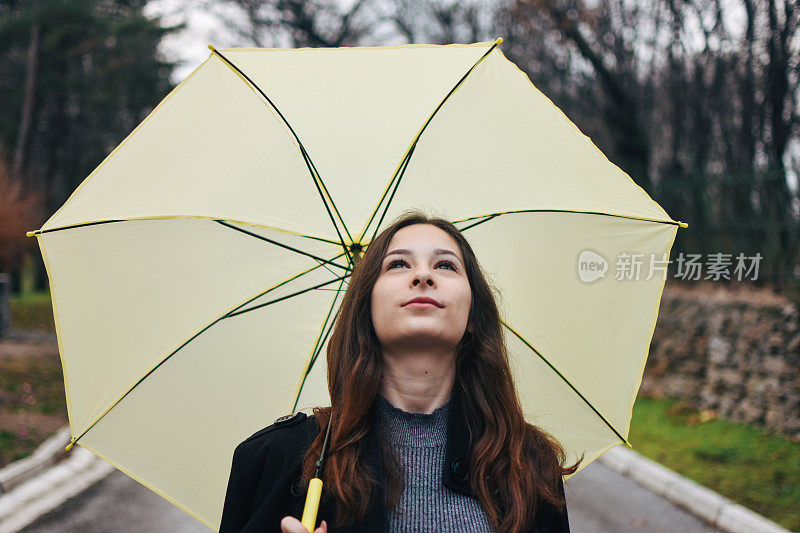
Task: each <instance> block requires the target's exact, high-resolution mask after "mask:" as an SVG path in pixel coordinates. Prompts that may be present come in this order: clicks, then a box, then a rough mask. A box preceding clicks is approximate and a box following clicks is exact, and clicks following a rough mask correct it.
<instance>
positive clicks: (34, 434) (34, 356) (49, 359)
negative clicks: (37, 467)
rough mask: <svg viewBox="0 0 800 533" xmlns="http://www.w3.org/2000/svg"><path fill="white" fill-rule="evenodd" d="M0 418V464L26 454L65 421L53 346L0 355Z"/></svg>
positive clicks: (57, 364) (62, 389)
mask: <svg viewBox="0 0 800 533" xmlns="http://www.w3.org/2000/svg"><path fill="white" fill-rule="evenodd" d="M31 350H33V348H31ZM0 419H1V420H2V428H1V429H0V467H2V466H4V465H6V464H8V463H10V462H13V461H16V460H17V459H21V458H23V457H26V456H27V455H30V453H32V452H33V451H34V450H35V449H36V447H37V446H39V444H41V443H42V442H43V441H44V440H45V439H47V438H48V437H49V436H50V435H51V434H52V433H53V432H54V431H56V430H57V429H58V428H60V427H62V426H63V425H64V424H66V423H67V410H66V403H65V401H64V380H63V377H62V373H61V360H60V359H59V356H58V349H57V348H55V347H52V348H50V349H49V350H48V351H42V349H41V348H39V349H38V351H31V352H25V351H21V352H20V353H18V354H15V355H8V354H7V355H3V356H1V357H0Z"/></svg>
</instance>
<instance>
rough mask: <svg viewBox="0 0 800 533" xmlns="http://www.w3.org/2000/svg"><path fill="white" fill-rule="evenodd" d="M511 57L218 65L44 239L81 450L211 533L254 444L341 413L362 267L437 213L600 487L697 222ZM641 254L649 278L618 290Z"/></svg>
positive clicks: (472, 50) (421, 48) (179, 91)
mask: <svg viewBox="0 0 800 533" xmlns="http://www.w3.org/2000/svg"><path fill="white" fill-rule="evenodd" d="M499 43H500V40H498V41H497V42H486V43H475V44H470V45H448V46H434V45H407V46H387V47H371V48H329V49H320V48H317V49H308V48H307V49H295V50H283V49H250V48H233V49H228V50H222V51H216V50H213V51H212V53H211V54H210V55H209V57H208V59H207V60H206V61H204V62H203V63H202V64H201V65H200V66H199V67H197V69H195V70H194V72H192V73H191V74H190V75H189V76H188V77H187V78H186V79H185V80H184V81H183V82H182V83H181V84H180V85H178V86H177V87H176V88H175V89H174V90H173V91H172V92H171V93H170V94H169V95H168V96H167V97H166V98H165V99H164V100H163V101H162V102H161V103H160V104H159V105H158V106H157V107H156V108H155V109H154V110H153V112H152V113H151V114H150V115H149V116H148V117H147V118H146V119H145V120H144V121H143V122H142V123H141V124H140V125H139V126H138V127H137V128H136V129H135V130H134V131H133V132H132V133H131V134H130V135H129V136H128V137H127V138H126V139H125V140H124V141H123V142H122V143H121V144H120V145H119V146H118V147H117V148H116V149H115V150H114V151H113V152H112V153H111V154H110V155H109V156H108V157H107V158H106V159H105V160H104V161H103V162H102V163H101V164H100V166H98V168H97V169H96V170H95V171H94V172H93V173H92V174H91V175H90V176H88V177H87V178H86V179H85V180H84V181H83V183H81V185H80V186H79V187H78V188H77V189H76V190H75V192H74V193H73V194H72V195H71V196H70V198H69V199H68V200H67V202H66V203H65V204H64V205H63V206H62V207H61V209H59V210H58V211H57V212H56V213H55V214H54V215H53V216H52V217H51V218H50V219H49V220H48V221H47V222H46V223H45V224H44V226H43V227H42V228H41V229H40V230H38V231H36V232H31V233H30V234H32V235H33V234H35V235H36V237H37V238H38V242H39V246H40V249H41V252H42V255H43V257H44V261H45V264H46V267H47V272H48V276H49V278H50V287H51V293H52V299H53V310H54V315H55V320H56V327H57V334H58V342H59V349H60V353H61V357H62V363H63V369H64V379H65V384H66V395H67V406H68V412H69V422H70V427H71V429H72V435H73V438H72V441H73V442H76V443H77V444H80V445H81V446H84V447H85V448H87V449H89V450H91V451H92V452H94V453H95V454H97V455H98V456H100V457H102V458H104V459H106V460H107V461H109V462H110V463H112V464H113V465H114V466H116V467H117V468H118V469H120V470H122V471H123V472H125V473H127V474H128V475H130V476H131V477H133V478H135V479H137V480H138V481H140V482H141V483H143V484H144V485H146V486H147V487H149V488H151V489H152V490H154V491H155V492H157V493H158V494H160V495H162V496H163V497H165V498H166V499H168V500H169V501H171V502H173V503H174V504H176V505H178V506H179V507H181V508H182V509H184V510H185V511H187V512H188V513H190V514H192V515H193V516H195V517H196V518H198V519H199V520H200V521H202V522H203V523H205V524H206V525H208V526H209V527H211V528H213V529H216V528H217V526H218V524H219V520H220V516H221V512H222V504H223V500H224V495H225V489H226V484H227V479H228V474H229V470H230V464H231V463H230V460H231V455H232V452H233V448H234V447H235V445H236V444H237V443H238V442H240V441H241V440H242V439H243V438H244V437H246V436H248V435H250V434H251V433H253V432H254V431H256V430H258V429H260V428H261V427H263V426H265V425H268V424H270V423H271V422H272V421H273V420H274V419H275V418H276V417H278V416H280V415H283V414H286V413H288V412H292V411H294V410H308V409H309V408H311V407H313V406H315V405H327V404H328V403H329V397H328V391H327V384H326V368H325V357H319V355H320V354H324V353H325V352H324V349H325V343H326V339H327V335H328V333H329V332H330V330H331V326H332V324H333V321H334V318H335V314H336V310H337V309H338V306H339V303H340V301H341V298H342V295H343V291H344V290H345V289H346V283H347V277H348V275H349V272H350V271H351V265H352V261H353V259H354V256H357V255H358V250H359V248H361V249H363V248H364V247H366V246H368V245H369V242H370V240H371V239H372V238H373V237H374V235H375V234H376V233H377V232H378V231H379V230H380V229H381V228H382V227H385V225H387V224H388V222H389V221H391V219H393V218H394V217H395V216H397V215H398V214H400V213H401V212H402V211H403V210H405V209H407V208H409V207H421V208H428V209H432V210H434V211H435V212H436V213H437V214H440V215H442V216H445V217H447V218H449V219H450V220H453V221H455V222H456V224H457V226H458V227H459V228H461V229H463V231H464V232H465V235H466V236H467V238H468V239H469V241H470V242H471V244H472V245H473V247H474V250H475V252H476V254H477V256H478V258H479V260H480V261H481V263H482V265H483V267H484V269H485V270H486V272H487V273H488V274H489V276H490V278H491V279H492V280H493V282H494V284H495V285H496V286H497V287H498V288H499V289H500V303H501V311H502V315H503V319H504V324H505V326H506V333H507V335H506V340H507V343H508V346H509V349H510V352H511V357H512V361H511V364H512V368H513V371H514V374H515V378H516V383H517V387H518V390H519V394H520V399H521V401H522V405H523V408H524V411H525V414H526V418H527V419H528V420H529V421H530V422H531V423H534V424H537V425H539V426H541V427H543V428H544V429H546V430H548V431H550V432H551V433H552V434H553V435H555V436H556V437H557V438H558V439H559V440H560V442H561V443H562V444H563V445H564V447H565V448H566V450H567V452H568V454H569V458H570V459H574V458H576V457H577V456H579V455H580V454H585V456H586V461H585V462H584V463H583V464H584V465H586V464H588V463H589V462H591V460H593V459H595V458H596V457H598V456H599V455H600V454H602V453H603V452H604V451H606V450H608V449H610V448H612V447H614V446H616V445H618V444H621V443H625V442H626V437H627V434H628V427H629V424H630V417H631V410H632V406H633V401H634V399H635V397H636V393H637V391H638V388H639V385H640V381H641V378H642V371H643V368H644V363H645V359H646V356H647V351H648V347H649V344H650V340H651V337H652V334H653V329H654V327H655V322H656V317H657V314H658V306H659V302H660V297H661V291H662V289H663V286H664V280H665V274H664V273H663V272H660V271H658V270H656V273H655V274H654V275H651V276H650V277H649V278H648V276H647V274H648V265H649V263H648V262H647V260H648V259H651V256H650V254H655V256H654V258H655V259H656V260H663V259H664V258H665V257H666V256H668V254H669V251H670V248H671V246H672V243H673V240H674V238H675V235H676V232H677V228H678V227H679V226H680V225H683V226H685V224H684V223H681V222H677V221H675V220H672V219H671V218H670V217H669V215H667V213H665V212H664V210H663V209H662V208H661V207H660V206H659V205H658V204H657V203H656V202H655V201H653V200H652V199H651V198H650V197H649V196H648V195H647V193H646V192H645V191H644V190H643V189H642V188H640V187H639V186H637V185H636V184H635V183H634V182H633V181H632V180H631V178H630V177H629V176H628V175H626V174H625V173H624V172H623V171H621V170H620V169H619V168H618V167H616V166H615V165H614V164H612V163H611V162H609V161H608V159H607V158H606V157H605V156H604V155H603V154H602V153H601V152H600V151H599V150H598V149H597V148H596V147H595V146H594V144H593V143H592V142H591V140H590V139H589V138H588V137H586V136H585V135H583V134H582V133H581V132H580V131H579V130H578V128H577V127H576V126H575V125H574V124H573V123H572V122H570V121H569V120H568V119H567V117H566V116H565V115H564V114H563V113H562V112H561V111H560V110H559V109H558V108H557V107H556V106H555V105H554V104H553V103H552V102H551V101H550V100H549V99H548V98H547V97H545V96H544V95H543V94H542V93H541V92H539V91H538V90H537V89H536V88H535V87H534V85H533V84H532V83H531V81H530V80H529V79H528V77H527V76H526V75H525V74H524V73H523V72H521V71H520V70H519V69H518V68H517V67H516V66H515V65H514V64H513V63H512V62H510V61H509V60H508V59H506V58H505V56H504V55H503V53H502V51H501V50H500V49H499V48H498V46H497V45H498V44H499ZM622 253H626V254H631V255H634V256H635V254H644V255H643V256H642V257H643V258H644V259H645V263H644V266H643V268H642V272H641V276H640V277H639V279H638V280H637V279H628V278H629V277H630V276H629V275H627V274H626V275H623V276H612V273H613V267H612V266H611V263H612V262H613V260H614V259H615V258H617V257H618V256H619V254H622ZM634 258H635V257H634ZM593 269H597V270H593ZM604 269H605V270H604ZM597 272H599V273H600V274H601V275H600V277H599V278H598V279H594V280H592V279H590V278H594V277H596V275H597ZM587 273H588V275H589V277H587V275H586V274H587ZM602 274H605V275H604V276H603V275H602ZM617 278H620V279H617ZM645 278H647V279H645Z"/></svg>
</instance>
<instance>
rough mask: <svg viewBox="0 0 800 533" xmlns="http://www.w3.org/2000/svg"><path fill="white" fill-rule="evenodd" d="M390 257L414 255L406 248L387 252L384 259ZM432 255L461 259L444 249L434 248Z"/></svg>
mask: <svg viewBox="0 0 800 533" xmlns="http://www.w3.org/2000/svg"><path fill="white" fill-rule="evenodd" d="M390 255H414V252H412V251H411V250H408V249H407V248H397V249H396V250H392V251H390V252H387V253H386V255H385V256H384V257H388V256H390ZM433 255H452V256H453V257H455V258H456V259H458V260H459V261H460V260H461V258H460V257H458V254H457V253H455V252H453V251H452V250H447V249H445V248H436V249H435V250H434V251H433Z"/></svg>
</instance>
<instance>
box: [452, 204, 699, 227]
mask: <svg viewBox="0 0 800 533" xmlns="http://www.w3.org/2000/svg"><path fill="white" fill-rule="evenodd" d="M518 213H577V214H579V215H600V216H605V217H615V218H627V219H629V220H641V221H642V222H658V223H659V224H669V225H672V226H678V227H681V228H688V227H689V224H687V223H686V222H681V221H679V220H660V219H657V218H648V217H637V216H633V215H618V214H616V213H604V212H602V211H577V210H573V209H517V210H513V211H499V212H497V213H490V214H488V215H478V216H474V217H468V218H462V219H459V220H454V221H453V224H459V223H461V222H468V221H470V220H475V219H478V218H484V217H487V218H485V219H484V220H481V221H479V222H477V223H476V224H472V225H471V226H467V227H465V228H462V229H461V231H464V230H465V229H469V228H471V227H474V226H477V225H478V224H483V223H484V222H488V221H489V220H491V219H493V218H496V217H499V216H500V215H515V214H518Z"/></svg>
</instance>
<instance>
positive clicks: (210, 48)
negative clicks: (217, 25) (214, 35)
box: [208, 44, 217, 52]
mask: <svg viewBox="0 0 800 533" xmlns="http://www.w3.org/2000/svg"><path fill="white" fill-rule="evenodd" d="M208 49H209V50H211V51H212V52H216V51H217V49H216V48H214V45H213V44H209V45H208Z"/></svg>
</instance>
